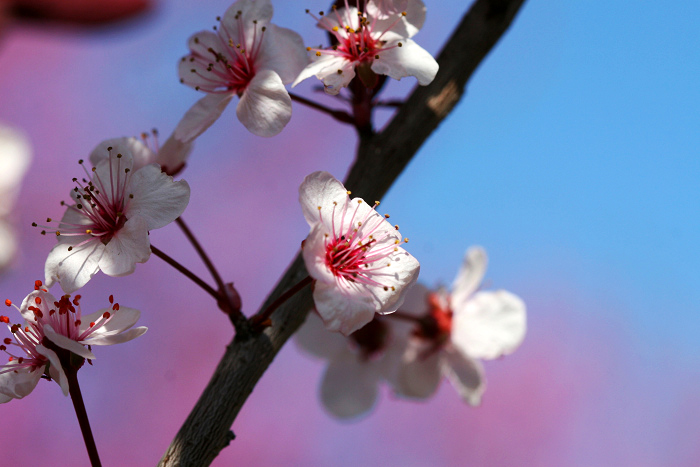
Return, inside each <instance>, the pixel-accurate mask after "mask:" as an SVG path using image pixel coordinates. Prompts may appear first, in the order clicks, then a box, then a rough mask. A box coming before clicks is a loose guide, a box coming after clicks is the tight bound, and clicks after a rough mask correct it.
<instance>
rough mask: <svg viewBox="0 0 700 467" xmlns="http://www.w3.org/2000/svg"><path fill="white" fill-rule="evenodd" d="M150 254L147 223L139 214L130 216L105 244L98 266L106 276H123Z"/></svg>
mask: <svg viewBox="0 0 700 467" xmlns="http://www.w3.org/2000/svg"><path fill="white" fill-rule="evenodd" d="M150 256H151V242H150V240H149V239H148V225H147V223H146V219H145V218H143V217H141V216H136V217H132V218H131V219H129V220H128V221H126V223H125V224H124V226H123V227H122V228H121V229H119V231H118V232H117V233H116V234H115V235H114V236H113V237H112V239H111V240H110V241H109V243H107V245H106V246H105V253H104V255H102V258H100V262H99V267H100V269H101V270H102V272H104V273H105V274H107V275H108V276H115V277H119V276H125V275H127V274H131V273H132V272H134V270H135V269H136V263H145V262H146V261H148V258H149V257H150Z"/></svg>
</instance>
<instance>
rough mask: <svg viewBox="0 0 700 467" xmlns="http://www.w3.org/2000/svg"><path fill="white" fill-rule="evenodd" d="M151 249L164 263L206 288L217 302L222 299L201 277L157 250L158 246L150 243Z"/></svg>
mask: <svg viewBox="0 0 700 467" xmlns="http://www.w3.org/2000/svg"><path fill="white" fill-rule="evenodd" d="M151 251H152V252H153V254H154V255H156V256H157V257H159V258H160V259H162V260H163V261H165V262H166V263H168V264H169V265H171V266H172V267H174V268H175V269H177V270H178V271H180V272H181V273H183V274H184V275H185V276H187V277H189V278H190V279H192V281H193V282H194V283H195V284H197V285H198V286H200V287H201V288H203V289H204V290H206V291H207V293H209V295H211V296H212V297H214V299H215V300H216V302H217V303H219V302H220V301H221V300H222V297H221V295H220V294H219V293H218V292H217V291H216V290H214V288H213V287H212V286H210V285H209V284H207V283H206V282H204V281H203V280H202V279H200V278H199V276H197V275H195V274H194V273H193V272H192V271H190V270H189V269H187V268H186V267H185V266H183V265H182V264H180V263H178V262H177V261H175V260H174V259H172V258H171V257H170V256H168V255H166V254H165V253H163V251H161V250H159V249H158V248H156V247H154V246H153V245H151Z"/></svg>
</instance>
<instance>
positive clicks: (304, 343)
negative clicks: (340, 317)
mask: <svg viewBox="0 0 700 467" xmlns="http://www.w3.org/2000/svg"><path fill="white" fill-rule="evenodd" d="M294 338H295V341H296V343H297V345H298V346H299V347H300V348H301V349H303V350H304V351H306V352H309V353H310V354H312V355H315V356H317V357H321V358H331V357H333V356H335V355H336V354H337V353H339V352H341V351H343V350H345V349H346V348H347V346H348V340H347V338H345V337H343V336H342V335H340V334H339V333H337V332H328V330H326V327H325V326H324V325H323V321H321V318H320V317H319V316H318V315H317V314H316V312H314V311H311V312H310V313H309V314H308V315H307V316H306V322H304V324H302V325H301V327H300V328H299V331H297V333H296V334H295V335H294Z"/></svg>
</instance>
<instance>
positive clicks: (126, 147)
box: [90, 137, 156, 170]
mask: <svg viewBox="0 0 700 467" xmlns="http://www.w3.org/2000/svg"><path fill="white" fill-rule="evenodd" d="M110 147H111V148H112V151H111V152H112V154H114V155H117V154H125V153H126V152H128V153H130V154H131V155H132V157H133V160H134V162H133V167H131V169H132V170H138V169H140V168H141V167H143V166H145V165H148V164H152V163H154V162H155V159H156V155H155V154H154V153H153V151H151V149H150V148H149V147H148V146H146V145H145V144H144V143H143V142H142V141H140V140H138V139H136V138H133V137H124V138H112V139H108V140H105V141H103V142H101V143H100V144H99V145H97V147H96V148H95V149H94V150H93V151H92V153H90V163H91V164H92V166H93V167H97V166H98V165H99V164H100V162H102V161H106V160H107V159H109V153H110V151H108V150H107V148H110ZM123 164H124V163H122V168H124V167H125V166H124V165H123Z"/></svg>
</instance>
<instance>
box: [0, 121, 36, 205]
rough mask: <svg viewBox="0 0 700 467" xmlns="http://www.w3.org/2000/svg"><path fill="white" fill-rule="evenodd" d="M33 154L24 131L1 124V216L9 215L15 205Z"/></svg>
mask: <svg viewBox="0 0 700 467" xmlns="http://www.w3.org/2000/svg"><path fill="white" fill-rule="evenodd" d="M31 155H32V148H31V145H30V143H29V139H28V138H27V137H26V136H25V135H24V133H22V132H20V131H19V130H17V129H15V128H10V127H6V126H4V125H0V216H5V215H7V214H8V213H9V212H10V211H11V210H12V208H13V206H14V205H15V200H16V198H17V195H18V194H19V185H20V183H21V181H22V178H23V177H24V174H25V173H26V172H27V169H29V163H30V161H31Z"/></svg>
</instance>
